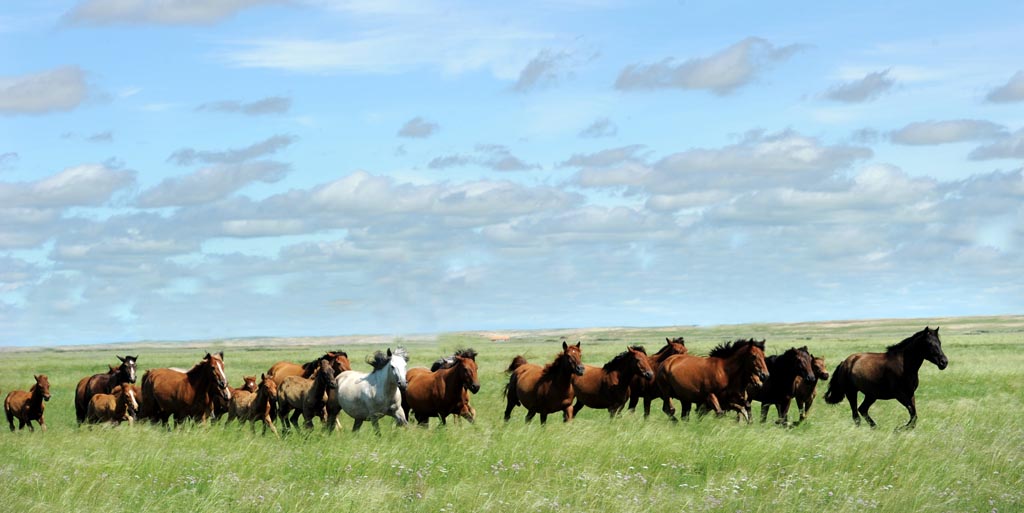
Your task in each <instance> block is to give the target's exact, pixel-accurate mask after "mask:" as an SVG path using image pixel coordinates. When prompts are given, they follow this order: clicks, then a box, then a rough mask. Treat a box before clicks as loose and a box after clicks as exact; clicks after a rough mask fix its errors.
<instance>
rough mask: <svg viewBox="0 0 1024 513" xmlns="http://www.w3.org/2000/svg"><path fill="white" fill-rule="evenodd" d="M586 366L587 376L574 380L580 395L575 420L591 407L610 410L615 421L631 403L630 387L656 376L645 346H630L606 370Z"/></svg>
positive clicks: (577, 399) (606, 365)
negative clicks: (586, 408)
mask: <svg viewBox="0 0 1024 513" xmlns="http://www.w3.org/2000/svg"><path fill="white" fill-rule="evenodd" d="M583 367H584V371H583V375H582V376H573V378H572V388H573V392H574V393H575V395H576V404H575V405H574V406H573V408H572V416H573V417H575V416H576V415H579V413H580V410H582V409H583V407H584V406H589V407H591V408H600V409H606V410H608V415H609V416H611V417H612V418H615V415H617V414H618V413H619V412H620V411H622V408H623V407H624V406H626V402H627V401H629V388H630V384H631V383H632V382H633V381H634V379H636V378H640V379H648V380H649V379H651V378H653V377H654V371H653V370H651V364H650V361H649V360H648V359H647V352H646V351H644V348H643V346H627V347H626V350H625V351H623V352H622V353H619V354H618V355H617V356H616V357H615V358H612V360H611V361H609V362H608V363H606V364H604V367H594V366H592V365H584V366H583Z"/></svg>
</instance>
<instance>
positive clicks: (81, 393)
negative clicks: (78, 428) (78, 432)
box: [75, 355, 139, 424]
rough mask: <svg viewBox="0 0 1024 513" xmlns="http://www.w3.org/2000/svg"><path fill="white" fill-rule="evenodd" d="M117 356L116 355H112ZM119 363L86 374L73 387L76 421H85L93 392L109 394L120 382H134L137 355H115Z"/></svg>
mask: <svg viewBox="0 0 1024 513" xmlns="http://www.w3.org/2000/svg"><path fill="white" fill-rule="evenodd" d="M114 356H117V355H114ZM117 359H118V360H120V361H121V365H118V366H117V367H110V371H108V372H105V373H101V374H93V375H92V376H86V377H84V378H82V379H81V381H79V382H78V386H76V387H75V417H77V418H78V423H79V424H81V423H83V422H85V416H86V410H87V409H88V408H89V398H91V397H92V396H93V394H110V393H111V392H113V390H114V387H116V386H118V385H120V384H121V383H135V369H136V364H137V362H138V360H139V357H138V355H136V356H129V355H125V356H124V358H122V357H120V356H117Z"/></svg>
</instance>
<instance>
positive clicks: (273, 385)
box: [256, 374, 334, 403]
mask: <svg viewBox="0 0 1024 513" xmlns="http://www.w3.org/2000/svg"><path fill="white" fill-rule="evenodd" d="M331 381H334V380H331ZM256 394H257V395H259V394H263V396H264V397H266V398H267V400H268V401H270V402H271V403H276V402H277V382H276V381H274V375H273V374H269V375H268V374H260V384H259V386H258V387H257V388H256Z"/></svg>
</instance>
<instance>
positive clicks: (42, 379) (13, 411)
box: [4, 374, 50, 431]
mask: <svg viewBox="0 0 1024 513" xmlns="http://www.w3.org/2000/svg"><path fill="white" fill-rule="evenodd" d="M32 377H33V378H35V380H36V384H34V385H32V388H29V389H28V392H26V391H24V390H11V391H10V393H8V394H7V397H6V398H5V399H4V413H6V414H7V422H8V423H9V424H10V425H11V431H14V419H15V418H17V419H18V429H24V428H25V426H26V425H27V426H28V429H29V431H35V430H36V428H34V427H32V421H33V420H34V421H36V422H38V423H39V427H40V428H42V430H43V431H46V421H44V420H43V411H44V410H46V405H45V404H43V401H49V400H50V379H49V378H47V377H46V374H40V375H38V376H32Z"/></svg>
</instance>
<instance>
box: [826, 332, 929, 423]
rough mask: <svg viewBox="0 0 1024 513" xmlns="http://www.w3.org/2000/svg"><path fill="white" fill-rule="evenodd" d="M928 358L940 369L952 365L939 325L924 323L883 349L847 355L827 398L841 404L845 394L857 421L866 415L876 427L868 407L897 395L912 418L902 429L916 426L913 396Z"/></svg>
mask: <svg viewBox="0 0 1024 513" xmlns="http://www.w3.org/2000/svg"><path fill="white" fill-rule="evenodd" d="M925 360H927V361H929V362H932V363H933V364H935V366H936V367H938V368H939V370H943V369H945V368H946V366H947V365H949V359H948V358H946V354H945V353H943V352H942V341H941V340H939V328H935V329H931V328H929V327H928V326H925V328H924V329H923V330H921V331H919V332H917V333H915V334H913V335H912V336H910V337H908V338H905V339H903V341H902V342H900V343H898V344H894V345H891V346H889V347H887V348H886V350H885V352H884V353H855V354H852V355H850V356H847V357H846V359H845V360H843V363H840V364H839V366H838V367H836V370H835V371H834V372H833V373H832V381H830V382H829V384H828V392H825V402H826V403H829V404H839V403H840V402H841V401H842V400H843V397H845V398H846V400H847V401H849V403H850V411H851V412H852V413H853V421H854V423H856V424H857V425H860V417H861V416H863V417H864V418H865V419H867V421H868V424H869V425H870V426H871V427H875V426H876V424H875V421H874V419H872V418H871V417H870V416H869V415H868V409H869V408H871V405H872V404H874V403H875V401H877V400H879V399H896V400H897V401H899V402H900V404H902V405H903V407H904V408H906V409H907V412H908V413H910V420H909V421H907V424H906V425H904V426H903V429H913V427H914V426H915V425H916V424H917V401H916V400H915V399H914V392H915V391H917V385H918V377H917V373H918V371H919V370H920V369H921V364H923V363H924V362H925ZM857 392H861V393H863V394H864V402H862V403H860V407H859V408H858V407H857ZM858 414H859V415H858Z"/></svg>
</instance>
